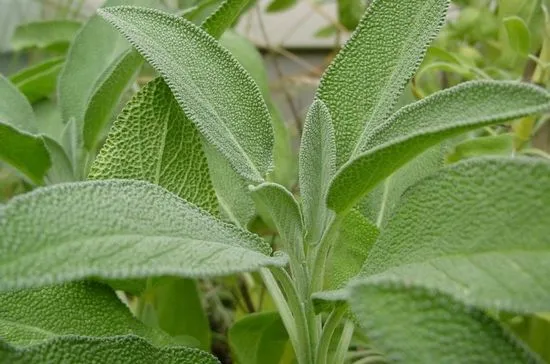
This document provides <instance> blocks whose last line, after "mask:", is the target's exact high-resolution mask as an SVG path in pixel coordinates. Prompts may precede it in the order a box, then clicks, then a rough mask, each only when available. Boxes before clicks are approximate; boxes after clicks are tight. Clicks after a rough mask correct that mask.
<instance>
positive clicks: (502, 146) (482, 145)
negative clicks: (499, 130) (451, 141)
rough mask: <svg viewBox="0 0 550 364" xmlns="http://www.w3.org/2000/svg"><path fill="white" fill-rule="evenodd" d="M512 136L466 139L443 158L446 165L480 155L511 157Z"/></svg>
mask: <svg viewBox="0 0 550 364" xmlns="http://www.w3.org/2000/svg"><path fill="white" fill-rule="evenodd" d="M513 152H514V136H513V135H511V134H500V135H491V136H486V137H477V138H472V139H467V140H465V141H463V142H460V143H458V144H456V145H455V146H453V148H452V150H450V151H449V152H448V153H447V155H446V156H445V161H446V162H447V163H456V162H458V161H460V160H463V159H467V158H473V157H479V156H480V155H512V154H513Z"/></svg>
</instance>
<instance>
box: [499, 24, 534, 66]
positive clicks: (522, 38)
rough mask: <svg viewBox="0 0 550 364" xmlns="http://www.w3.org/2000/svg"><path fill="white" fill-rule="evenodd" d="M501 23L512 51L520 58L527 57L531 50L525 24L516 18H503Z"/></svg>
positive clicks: (529, 34) (528, 33) (529, 35)
mask: <svg viewBox="0 0 550 364" xmlns="http://www.w3.org/2000/svg"><path fill="white" fill-rule="evenodd" d="M502 22H503V23H504V27H505V28H506V33H507V34H508V41H509V42H510V46H511V47H512V49H513V50H514V51H515V52H517V53H519V54H520V55H522V56H526V55H528V54H529V51H530V50H531V33H530V32H529V28H528V27H527V24H525V22H524V21H523V19H522V18H520V17H518V16H510V17H507V18H504V19H503V20H502Z"/></svg>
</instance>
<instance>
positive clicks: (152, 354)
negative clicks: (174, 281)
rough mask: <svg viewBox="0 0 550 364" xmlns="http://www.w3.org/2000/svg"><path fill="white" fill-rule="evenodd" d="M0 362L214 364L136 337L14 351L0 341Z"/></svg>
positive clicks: (64, 340)
mask: <svg viewBox="0 0 550 364" xmlns="http://www.w3.org/2000/svg"><path fill="white" fill-rule="evenodd" d="M0 361H2V362H5V363H12V364H33V363H81V364H88V363H89V364H92V363H115V362H121V361H122V362H124V363H135V364H139V363H143V364H148V363H169V364H216V363H218V361H217V360H216V359H215V358H214V357H213V356H212V355H210V354H208V353H206V352H204V351H200V350H198V349H193V348H187V347H184V346H172V347H166V348H157V347H154V346H153V345H151V344H150V343H149V342H147V340H145V339H142V338H140V337H138V336H133V335H126V336H113V337H109V338H92V337H79V336H62V337H58V338H55V339H53V340H49V341H46V342H44V343H42V344H39V345H35V346H31V347H29V348H24V349H16V348H13V347H11V346H9V345H7V344H5V343H3V341H2V340H1V339H0Z"/></svg>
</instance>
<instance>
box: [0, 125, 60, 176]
mask: <svg viewBox="0 0 550 364" xmlns="http://www.w3.org/2000/svg"><path fill="white" fill-rule="evenodd" d="M0 140H1V141H2V142H1V143H0V159H1V160H2V161H3V162H6V163H8V164H9V165H11V166H12V167H14V168H15V169H17V170H19V171H20V172H21V173H23V175H25V176H26V177H27V178H28V179H29V180H30V181H31V182H32V183H35V184H43V183H44V176H45V175H46V172H47V171H48V169H49V168H50V166H51V161H50V156H49V153H48V150H47V149H46V146H45V145H44V142H43V141H42V138H41V137H39V136H35V135H32V134H29V133H26V132H24V131H20V130H18V129H16V128H14V127H12V126H11V125H9V124H5V123H3V122H2V121H1V120H0Z"/></svg>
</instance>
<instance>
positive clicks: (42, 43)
mask: <svg viewBox="0 0 550 364" xmlns="http://www.w3.org/2000/svg"><path fill="white" fill-rule="evenodd" d="M81 26H82V23H80V22H79V21H75V20H68V19H66V20H45V21H36V22H31V23H26V24H21V25H19V26H18V27H17V28H16V29H15V32H14V33H13V36H12V38H11V45H12V47H13V50H14V51H16V52H17V51H21V50H23V49H26V48H48V49H55V50H65V49H67V48H68V46H69V44H70V43H71V41H72V40H73V38H74V37H75V34H76V33H77V32H78V30H79V29H80V27H81Z"/></svg>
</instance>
